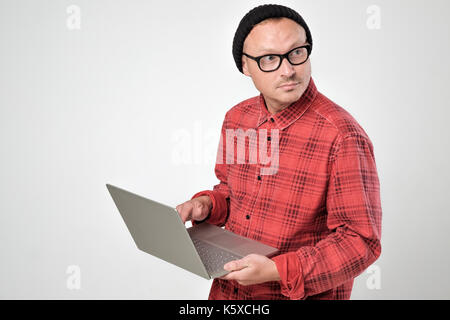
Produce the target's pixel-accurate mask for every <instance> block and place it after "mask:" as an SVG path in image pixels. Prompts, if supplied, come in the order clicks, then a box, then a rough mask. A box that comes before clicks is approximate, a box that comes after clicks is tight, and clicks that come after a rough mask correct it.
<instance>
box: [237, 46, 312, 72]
mask: <svg viewBox="0 0 450 320" xmlns="http://www.w3.org/2000/svg"><path fill="white" fill-rule="evenodd" d="M300 48H306V51H307V53H308V55H307V56H306V59H305V61H303V62H301V63H292V62H291V60H289V55H290V54H291V52H293V51H295V50H297V49H300ZM242 54H243V55H245V56H247V57H249V58H250V59H252V60H255V61H256V63H257V64H258V67H259V70H261V71H262V72H274V71H277V70H278V69H279V68H280V66H281V64H282V63H283V60H284V58H286V59H287V61H289V63H290V64H291V65H293V66H299V65H301V64H304V63H305V62H306V61H308V58H309V56H310V55H311V45H310V44H305V45H303V46H300V47H296V48H294V49H292V50H289V52H287V53H285V54H275V53H271V54H265V55H262V56H259V57H252V56H251V55H248V54H246V53H245V52H242ZM267 56H276V57H279V58H280V63H279V64H278V67H276V68H275V69H273V70H269V71H266V70H263V69H262V68H261V65H260V64H259V61H260V60H261V59H262V58H264V57H267Z"/></svg>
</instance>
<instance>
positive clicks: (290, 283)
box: [272, 252, 306, 300]
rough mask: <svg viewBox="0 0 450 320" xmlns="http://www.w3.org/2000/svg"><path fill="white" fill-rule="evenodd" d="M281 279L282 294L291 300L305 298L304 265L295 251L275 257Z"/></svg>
mask: <svg viewBox="0 0 450 320" xmlns="http://www.w3.org/2000/svg"><path fill="white" fill-rule="evenodd" d="M272 260H273V261H274V262H275V264H276V266H277V269H278V273H279V275H280V278H281V280H280V281H279V282H280V285H281V294H283V295H284V296H286V297H288V298H289V299H291V300H300V299H305V298H306V295H305V287H304V278H303V272H302V265H301V263H300V260H299V258H298V256H297V254H296V253H295V252H288V253H285V254H281V255H279V256H276V257H273V258H272Z"/></svg>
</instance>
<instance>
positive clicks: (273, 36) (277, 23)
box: [244, 18, 306, 54]
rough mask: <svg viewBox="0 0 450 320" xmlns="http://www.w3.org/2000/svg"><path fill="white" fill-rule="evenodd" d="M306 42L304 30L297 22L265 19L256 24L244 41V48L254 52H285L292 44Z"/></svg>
mask: <svg viewBox="0 0 450 320" xmlns="http://www.w3.org/2000/svg"><path fill="white" fill-rule="evenodd" d="M305 42H306V32H305V29H303V27H302V26H300V25H299V24H298V23H297V22H295V21H293V20H291V19H288V18H281V19H267V20H264V21H262V22H261V23H259V24H257V25H256V26H255V27H254V28H253V29H252V30H251V31H250V33H249V34H248V36H247V38H246V39H245V42H244V50H247V51H251V52H252V53H254V54H265V53H277V52H285V51H287V50H289V49H291V48H292V46H293V45H302V44H304V43H305Z"/></svg>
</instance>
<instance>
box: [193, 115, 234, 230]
mask: <svg viewBox="0 0 450 320" xmlns="http://www.w3.org/2000/svg"><path fill="white" fill-rule="evenodd" d="M226 127H227V116H225V120H224V122H223V124H222V130H221V136H220V142H219V148H218V150H217V157H216V165H215V169H214V172H215V174H216V177H217V179H219V183H218V184H217V185H215V186H214V187H213V189H212V190H204V191H200V192H197V193H196V194H194V195H193V196H192V199H194V198H197V197H200V196H205V195H206V196H209V197H210V198H211V201H212V204H213V205H212V209H211V213H210V214H209V216H208V217H207V218H206V219H205V220H203V221H199V222H198V221H194V220H192V224H193V225H195V224H198V223H201V222H204V221H207V222H208V223H210V224H214V225H217V226H223V225H225V222H226V221H227V219H228V215H229V210H230V191H229V188H228V183H227V176H228V165H227V164H226V154H225V152H224V148H223V139H224V138H225V132H226V131H225V130H226Z"/></svg>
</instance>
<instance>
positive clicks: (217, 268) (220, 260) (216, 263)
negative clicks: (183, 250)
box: [192, 239, 242, 276]
mask: <svg viewBox="0 0 450 320" xmlns="http://www.w3.org/2000/svg"><path fill="white" fill-rule="evenodd" d="M192 242H194V246H195V248H196V249H197V252H198V254H199V256H200V258H201V259H202V261H203V264H204V265H205V267H206V270H207V271H208V273H209V275H211V276H214V275H216V274H218V273H220V274H225V273H226V271H224V269H223V266H224V265H225V264H226V263H227V262H229V261H232V260H239V259H241V258H242V257H240V256H238V255H235V254H232V253H230V252H228V251H225V250H222V249H220V248H219V247H215V246H213V245H211V244H209V243H207V242H205V241H202V240H199V239H192Z"/></svg>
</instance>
